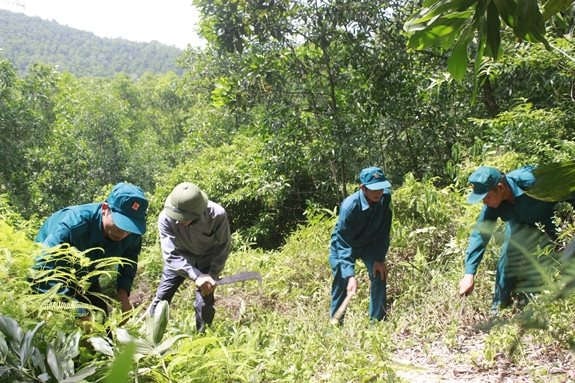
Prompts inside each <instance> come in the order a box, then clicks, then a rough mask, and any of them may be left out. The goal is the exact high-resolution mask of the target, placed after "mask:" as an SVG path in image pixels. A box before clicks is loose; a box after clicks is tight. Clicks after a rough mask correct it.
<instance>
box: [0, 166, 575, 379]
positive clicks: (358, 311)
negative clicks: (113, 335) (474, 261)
mask: <svg viewBox="0 0 575 383" xmlns="http://www.w3.org/2000/svg"><path fill="white" fill-rule="evenodd" d="M463 200H464V198H463V195H462V193H461V192H458V191H453V190H449V189H442V190H438V189H436V188H434V187H433V186H432V184H431V183H430V182H418V181H415V180H413V179H410V178H409V177H407V178H406V181H405V183H404V185H402V187H401V188H399V189H397V190H396V191H395V192H394V228H393V238H392V246H391V249H390V253H389V255H388V262H389V265H390V267H391V270H390V275H389V306H390V307H389V319H388V320H387V321H385V322H381V323H374V324H372V323H369V322H368V320H367V305H368V299H367V294H368V280H367V276H366V274H365V267H363V265H362V264H361V263H360V264H358V267H357V271H358V277H359V279H360V290H359V293H358V295H357V297H356V298H355V299H354V301H353V302H352V304H351V305H350V308H349V311H348V314H347V316H346V322H345V325H344V326H343V327H341V328H340V327H333V326H331V325H330V324H329V320H328V319H329V318H328V305H329V291H330V284H331V275H330V270H329V266H328V264H327V254H328V244H329V236H330V233H331V230H332V227H333V225H334V223H335V218H334V217H333V216H331V215H329V214H322V213H321V212H318V213H317V214H315V215H312V216H310V217H309V224H308V225H305V226H302V227H300V228H299V229H298V230H297V231H296V232H295V233H294V234H293V236H292V237H291V238H289V240H288V241H287V244H286V245H285V246H284V248H282V249H281V250H280V251H277V252H262V251H256V250H250V249H236V250H235V251H234V252H233V253H232V255H231V257H230V260H229V262H228V264H227V266H226V272H227V273H233V272H235V271H239V270H258V271H260V272H261V273H262V275H263V277H264V283H263V286H262V287H261V288H258V286H257V284H256V283H254V282H248V283H245V284H243V285H231V286H226V287H222V288H219V289H218V290H217V300H218V301H217V308H218V311H217V313H216V320H215V323H214V325H213V327H212V328H211V329H210V330H209V331H208V332H207V333H206V334H203V335H198V334H196V333H195V330H194V327H195V319H194V313H193V290H192V288H193V285H192V284H191V283H187V284H186V285H185V287H184V288H181V289H180V292H179V293H178V294H177V296H176V298H175V300H174V302H173V305H172V307H171V319H170V322H169V324H168V328H167V334H166V336H167V337H170V336H174V335H179V334H189V335H190V337H188V338H185V339H183V340H180V341H179V342H178V343H177V344H176V345H174V346H173V347H171V348H170V350H171V353H169V354H168V355H164V356H158V355H150V356H148V357H145V358H142V359H141V360H140V361H139V363H138V371H139V377H138V381H139V382H150V381H155V382H175V381H177V382H367V381H373V382H382V381H383V382H385V381H388V382H393V381H440V379H442V380H441V381H453V382H455V381H466V382H469V381H541V382H543V381H545V382H548V381H557V382H559V381H568V379H573V378H575V377H573V376H572V375H573V371H572V370H573V369H572V368H568V366H572V365H573V358H572V356H570V354H569V352H568V349H569V346H570V345H571V347H573V342H574V339H575V330H574V329H573V325H572V318H573V314H574V310H575V309H574V307H575V305H574V303H575V299H574V297H573V295H571V296H570V297H568V298H567V299H566V300H560V301H556V302H554V303H552V304H546V305H541V304H538V305H530V306H528V309H527V310H526V311H524V312H523V313H528V314H529V315H528V316H529V317H530V318H534V317H540V318H542V319H544V320H545V321H546V325H547V327H546V330H540V329H532V330H528V331H527V332H525V333H523V332H522V330H521V328H520V327H519V326H518V324H517V323H518V322H517V320H516V319H517V317H518V315H521V312H516V311H513V310H509V311H508V312H505V313H504V314H503V316H502V318H501V319H500V320H499V321H493V320H490V318H488V317H487V313H488V308H489V302H490V299H491V292H492V280H493V273H492V270H493V269H494V263H495V259H496V250H497V246H491V250H490V251H488V253H487V255H486V258H485V259H484V262H483V263H482V266H481V270H480V274H479V280H478V283H477V287H476V290H475V292H474V294H473V295H472V296H470V297H468V298H467V299H465V300H462V299H460V298H458V297H457V296H456V286H457V282H458V280H459V278H460V276H461V272H462V257H463V252H464V249H465V245H466V241H467V233H468V230H469V228H470V227H471V225H472V224H473V221H474V217H475V215H476V214H477V209H478V207H477V206H468V205H466V204H465V203H464V202H463ZM0 229H1V230H2V233H3V238H4V241H0V245H1V246H0V247H1V248H2V253H1V254H2V256H3V257H4V260H3V262H2V265H3V266H2V268H0V269H1V271H2V272H3V275H5V277H7V276H8V279H6V278H4V280H5V283H4V284H3V287H1V288H0V297H2V300H1V302H0V308H1V309H2V312H3V313H10V315H12V316H14V317H16V318H17V319H20V320H21V324H22V325H23V326H24V327H31V326H33V322H34V318H36V320H39V319H40V318H42V319H45V320H46V321H47V324H46V327H45V330H43V331H45V333H46V334H47V336H48V337H49V336H50V334H51V333H54V332H56V331H60V330H62V329H64V330H66V329H68V330H69V331H70V332H71V331H73V329H74V327H73V326H74V325H73V322H72V321H70V320H69V318H67V317H65V316H63V314H59V315H46V312H45V311H44V312H42V313H40V312H39V311H38V310H37V307H38V306H39V303H38V302H37V300H38V296H34V297H28V296H26V295H22V296H21V298H20V299H19V300H18V301H17V302H16V301H14V300H12V299H10V296H12V294H13V291H14V289H18V291H21V290H22V289H24V286H23V278H22V276H24V275H25V273H26V268H28V267H29V263H30V262H29V261H30V259H28V258H27V257H26V254H27V253H28V254H29V253H30V252H31V251H33V248H32V247H31V246H30V245H29V243H28V242H26V241H25V240H24V238H23V235H22V234H21V233H20V234H18V233H17V232H16V231H15V230H13V229H10V228H9V227H5V226H0ZM26 243H28V245H27V244H26ZM142 258H143V259H142V263H141V268H140V270H141V271H142V273H141V274H140V276H139V278H138V281H139V285H140V287H142V286H143V287H146V289H144V290H142V291H143V293H142V294H141V296H140V298H141V301H142V302H141V303H142V304H141V306H140V307H142V308H144V307H146V304H147V303H148V302H149V298H150V295H151V294H152V293H153V291H154V288H155V287H156V285H157V282H158V280H159V272H160V267H161V263H160V261H159V259H160V256H159V251H158V248H157V246H153V247H150V248H147V249H146V251H145V253H144V254H143V257H142ZM24 259H26V261H24ZM14 276H20V278H15V277H14ZM536 306H537V307H536ZM531 307H536V310H535V311H531ZM40 314H41V317H40V316H39V315H40ZM108 325H109V326H110V327H112V328H114V327H116V326H119V320H118V317H117V316H114V315H113V316H112V318H111V320H110V322H109V323H108ZM124 326H125V327H126V328H128V329H129V330H130V331H132V332H136V331H137V330H138V326H139V325H137V324H134V322H133V321H130V322H128V323H127V324H125V325H124ZM94 333H95V334H96V335H98V334H100V333H104V328H103V327H102V328H100V327H96V328H95V329H93V330H92V334H87V335H94ZM517 340H520V342H519V343H517V342H516V341H517ZM513 348H515V350H516V352H514V353H513V354H511V353H510V350H512V349H513ZM95 359H97V360H98V363H99V366H101V368H103V369H105V368H106V366H107V364H106V358H104V357H103V356H102V355H96V354H94V353H93V352H92V351H90V350H89V348H84V349H83V352H82V354H81V358H80V360H79V362H78V364H79V365H83V364H84V365H85V364H88V363H91V362H93V361H94V360H95ZM566 366H567V367H566ZM570 374H571V375H570ZM100 376H101V374H100ZM506 379H508V380H506Z"/></svg>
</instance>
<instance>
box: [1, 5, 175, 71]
mask: <svg viewBox="0 0 575 383" xmlns="http://www.w3.org/2000/svg"><path fill="white" fill-rule="evenodd" d="M126 22H129V20H126ZM181 54H182V51H181V50H180V49H178V48H175V47H171V46H167V45H164V44H160V43H157V42H152V43H136V42H131V41H128V40H123V39H107V38H100V37H98V36H96V35H94V34H93V33H90V32H84V31H80V30H77V29H74V28H70V27H66V26H62V25H60V24H58V23H57V22H55V21H46V20H42V19H40V18H39V17H30V16H26V15H24V14H20V13H14V12H10V11H4V10H0V56H2V57H4V58H6V59H8V60H9V61H10V62H12V63H13V64H14V66H15V67H16V69H17V70H18V72H19V73H26V71H28V70H29V69H30V66H31V65H32V64H35V63H44V64H49V65H53V66H55V67H56V68H58V70H59V71H61V72H70V73H73V74H74V75H76V76H93V77H110V76H114V75H116V74H118V73H124V74H126V75H128V76H130V77H140V76H141V75H142V74H144V73H145V72H151V73H166V72H168V71H174V72H178V73H181V68H179V67H178V66H177V64H176V60H177V58H178V57H179V56H180V55H181Z"/></svg>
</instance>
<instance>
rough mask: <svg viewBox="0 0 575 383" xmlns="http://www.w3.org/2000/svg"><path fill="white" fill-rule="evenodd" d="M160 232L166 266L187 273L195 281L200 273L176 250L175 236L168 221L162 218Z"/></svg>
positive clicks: (159, 225)
mask: <svg viewBox="0 0 575 383" xmlns="http://www.w3.org/2000/svg"><path fill="white" fill-rule="evenodd" d="M158 231H159V234H160V247H161V249H162V257H163V258H164V263H165V265H166V266H168V267H170V268H171V269H173V270H177V271H179V272H182V273H185V274H186V275H187V276H188V277H189V278H190V279H191V280H193V281H195V280H196V278H197V277H198V275H199V271H198V269H196V268H195V267H193V266H192V265H191V264H190V263H189V262H188V260H187V259H186V258H185V257H184V254H182V253H181V252H180V251H179V250H177V249H176V237H175V234H174V232H173V230H172V228H171V227H170V225H169V224H168V222H167V221H166V220H163V219H161V218H160V220H159V221H158Z"/></svg>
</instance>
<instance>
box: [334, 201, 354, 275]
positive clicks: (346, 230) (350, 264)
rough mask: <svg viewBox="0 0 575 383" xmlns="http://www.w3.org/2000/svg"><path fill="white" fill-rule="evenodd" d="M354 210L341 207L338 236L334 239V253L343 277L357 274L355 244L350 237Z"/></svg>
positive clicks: (351, 235)
mask: <svg viewBox="0 0 575 383" xmlns="http://www.w3.org/2000/svg"><path fill="white" fill-rule="evenodd" d="M352 213H353V210H352V209H348V208H345V207H343V206H342V207H341V209H340V212H339V218H338V223H337V230H336V232H335V233H334V236H335V237H336V238H335V239H334V240H333V241H332V254H333V256H334V258H335V259H336V260H337V263H338V265H339V267H340V270H341V276H342V278H349V277H352V276H354V275H355V260H354V259H353V256H352V249H353V246H352V244H351V243H349V238H353V227H354V224H353V214H352Z"/></svg>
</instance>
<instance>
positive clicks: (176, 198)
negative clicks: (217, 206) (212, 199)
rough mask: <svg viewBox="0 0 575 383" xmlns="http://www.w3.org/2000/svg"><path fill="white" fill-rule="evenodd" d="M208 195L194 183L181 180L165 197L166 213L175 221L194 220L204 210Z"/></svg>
mask: <svg viewBox="0 0 575 383" xmlns="http://www.w3.org/2000/svg"><path fill="white" fill-rule="evenodd" d="M207 206H208V195H207V194H206V193H205V192H204V191H203V190H201V189H200V188H199V187H198V186H197V185H196V184H193V183H191V182H182V183H181V184H178V185H177V186H176V187H175V188H174V189H173V190H172V192H171V193H170V194H169V195H168V198H166V202H165V203H164V209H165V212H166V215H167V216H168V217H170V218H171V219H173V220H176V221H195V220H196V219H198V218H199V217H200V216H201V215H202V214H203V213H204V211H205V210H206V207H207Z"/></svg>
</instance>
